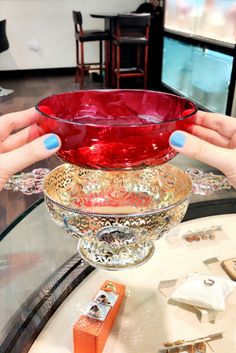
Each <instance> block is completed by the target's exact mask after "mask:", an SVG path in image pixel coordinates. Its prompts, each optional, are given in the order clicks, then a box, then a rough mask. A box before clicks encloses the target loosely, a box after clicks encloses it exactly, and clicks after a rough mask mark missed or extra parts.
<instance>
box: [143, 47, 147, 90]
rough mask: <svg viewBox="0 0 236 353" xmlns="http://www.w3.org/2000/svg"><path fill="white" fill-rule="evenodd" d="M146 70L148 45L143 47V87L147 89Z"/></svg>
mask: <svg viewBox="0 0 236 353" xmlns="http://www.w3.org/2000/svg"><path fill="white" fill-rule="evenodd" d="M147 70H148V45H146V47H145V57H144V89H147Z"/></svg>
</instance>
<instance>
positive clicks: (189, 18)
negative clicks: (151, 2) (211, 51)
mask: <svg viewBox="0 0 236 353" xmlns="http://www.w3.org/2000/svg"><path fill="white" fill-rule="evenodd" d="M165 27H166V28H170V29H176V30H178V31H183V32H187V33H192V34H195V35H200V36H203V37H207V38H211V39H216V40H219V41H224V42H228V43H235V41H236V3H235V0H224V1H222V0H176V1H175V0H166V17H165Z"/></svg>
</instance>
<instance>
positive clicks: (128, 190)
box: [44, 164, 191, 269]
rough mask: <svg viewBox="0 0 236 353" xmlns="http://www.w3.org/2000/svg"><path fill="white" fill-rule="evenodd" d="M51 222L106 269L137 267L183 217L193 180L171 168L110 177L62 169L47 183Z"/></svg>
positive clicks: (64, 167)
mask: <svg viewBox="0 0 236 353" xmlns="http://www.w3.org/2000/svg"><path fill="white" fill-rule="evenodd" d="M44 193H45V200H46V204H47V208H48V210H49V212H50V214H51V216H52V218H53V220H54V221H55V222H56V223H57V224H58V225H60V226H63V225H64V227H65V228H66V230H67V231H68V233H69V234H71V235H73V236H75V237H77V238H79V239H81V240H80V245H79V251H80V253H81V254H82V256H83V257H84V258H85V259H86V260H87V261H89V262H90V263H92V264H94V265H95V266H100V267H103V268H107V269H115V268H116V269H117V268H124V267H131V266H137V265H138V264H140V263H143V262H145V261H146V260H147V259H148V258H149V257H150V256H151V254H152V253H153V249H154V246H153V243H152V240H155V239H159V238H160V237H161V236H162V235H163V234H165V233H166V232H167V231H168V230H169V229H170V228H172V227H173V226H174V225H176V224H178V223H179V222H180V221H181V220H182V218H183V217H184V215H185V212H186V210H187V207H188V203H189V195H190V193H191V182H190V180H189V177H188V176H187V175H186V174H185V173H184V172H182V171H181V170H179V169H177V168H176V167H173V166H171V165H163V166H160V167H153V168H146V169H143V170H135V171H125V172H124V171H122V172H118V171H117V172H106V171H100V170H84V169H82V168H79V167H75V166H71V165H67V164H65V165H63V166H60V167H58V168H56V169H55V170H53V171H52V172H51V173H50V174H49V175H48V176H47V177H46V178H45V182H44Z"/></svg>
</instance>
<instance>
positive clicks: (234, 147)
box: [170, 111, 236, 188]
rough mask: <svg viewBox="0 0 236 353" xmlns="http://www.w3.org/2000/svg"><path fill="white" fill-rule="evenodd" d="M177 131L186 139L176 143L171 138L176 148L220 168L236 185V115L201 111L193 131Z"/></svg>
mask: <svg viewBox="0 0 236 353" xmlns="http://www.w3.org/2000/svg"><path fill="white" fill-rule="evenodd" d="M178 132H179V133H181V134H183V135H184V140H185V142H184V145H183V147H176V146H174V145H173V144H172V143H171V141H170V144H171V146H172V147H173V148H174V149H175V150H176V151H178V152H180V153H182V154H184V155H186V156H188V157H190V158H193V159H197V160H199V161H201V162H204V163H206V164H209V165H211V166H213V167H215V168H217V169H219V170H220V171H221V172H222V173H223V174H224V175H225V176H226V177H227V179H228V181H229V182H230V184H231V185H232V186H233V187H234V188H236V118H233V117H229V116H225V115H221V114H216V113H206V112H201V111H199V112H198V113H197V119H196V124H195V125H194V126H193V130H192V134H188V133H186V132H183V131H178ZM174 134H175V133H173V134H172V135H171V136H173V135H174ZM170 139H171V137H170Z"/></svg>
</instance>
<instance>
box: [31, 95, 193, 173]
mask: <svg viewBox="0 0 236 353" xmlns="http://www.w3.org/2000/svg"><path fill="white" fill-rule="evenodd" d="M36 109H37V110H38V111H39V112H40V113H41V115H40V118H39V125H40V126H41V128H42V129H43V131H44V133H48V132H53V133H55V134H57V135H59V136H60V138H61V140H62V147H61V149H60V151H59V152H58V155H59V156H60V157H61V158H62V159H64V160H65V161H67V162H70V163H73V164H76V165H79V166H81V167H87V168H95V169H106V170H109V169H111V170H112V169H131V168H137V167H144V166H147V165H158V164H162V163H165V162H166V161H168V160H169V159H171V158H173V157H174V156H175V155H176V152H175V151H174V150H173V149H172V148H171V147H170V145H169V142H168V140H169V136H170V135H171V133H172V132H173V131H175V130H184V131H191V126H192V125H193V123H194V122H195V118H196V111H197V108H196V106H195V104H194V103H192V102H191V101H189V100H187V99H185V98H181V97H178V96H175V95H171V94H167V93H162V92H154V91H144V90H97V91H95V90H94V91H78V92H69V93H63V94H57V95H54V96H51V97H47V98H45V99H43V100H42V101H40V102H39V103H38V105H37V106H36Z"/></svg>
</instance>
